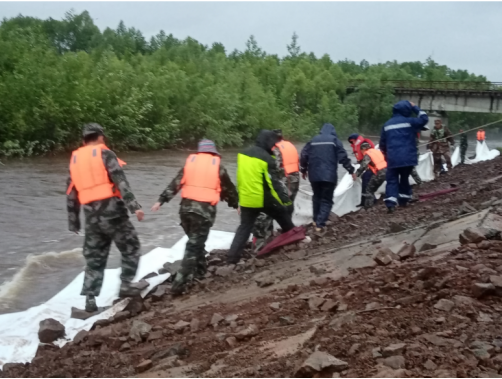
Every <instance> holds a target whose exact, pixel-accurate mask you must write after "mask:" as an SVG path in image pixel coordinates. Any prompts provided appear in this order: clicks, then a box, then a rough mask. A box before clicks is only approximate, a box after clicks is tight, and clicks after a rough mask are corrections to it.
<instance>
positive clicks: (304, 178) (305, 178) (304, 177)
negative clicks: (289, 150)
mask: <svg viewBox="0 0 502 379" xmlns="http://www.w3.org/2000/svg"><path fill="white" fill-rule="evenodd" d="M302 178H303V180H307V173H306V172H304V173H302Z"/></svg>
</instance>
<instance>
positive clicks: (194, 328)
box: [190, 318, 200, 333]
mask: <svg viewBox="0 0 502 379" xmlns="http://www.w3.org/2000/svg"><path fill="white" fill-rule="evenodd" d="M199 327H200V321H199V319H196V318H193V319H192V321H190V331H191V332H192V333H194V332H197V331H198V330H199Z"/></svg>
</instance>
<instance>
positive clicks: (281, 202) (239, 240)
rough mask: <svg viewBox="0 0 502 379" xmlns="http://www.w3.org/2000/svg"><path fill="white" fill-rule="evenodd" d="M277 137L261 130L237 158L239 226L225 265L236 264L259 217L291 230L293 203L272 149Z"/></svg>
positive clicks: (285, 230) (283, 229)
mask: <svg viewBox="0 0 502 379" xmlns="http://www.w3.org/2000/svg"><path fill="white" fill-rule="evenodd" d="M278 142H279V137H278V136H277V134H276V133H274V132H273V131H271V130H262V131H261V132H260V134H258V137H257V138H256V143H255V145H254V146H251V147H249V148H247V149H245V150H244V151H243V152H241V153H239V154H238V155H237V189H238V192H239V206H240V216H241V224H240V225H239V227H238V228H237V232H236V233H235V236H234V239H233V241H232V245H231V246H230V250H229V251H228V256H227V263H228V264H237V263H238V262H239V260H240V258H241V253H242V250H243V248H244V246H245V245H246V242H247V241H248V239H249V235H250V234H251V231H252V230H253V226H254V224H255V221H256V219H257V217H258V216H259V215H260V213H265V214H266V215H267V216H269V217H271V218H273V219H274V220H275V221H277V223H278V224H279V226H280V227H281V229H282V232H283V233H285V232H288V231H290V230H291V229H293V228H294V227H295V225H294V224H293V221H291V214H292V212H291V210H290V207H292V205H293V203H292V202H291V199H290V197H289V194H288V189H287V188H286V186H285V185H284V181H283V180H282V178H283V176H284V175H282V174H281V172H280V171H279V169H278V168H277V164H276V162H275V159H274V158H273V152H272V149H273V148H274V146H275V145H276V144H277V143H278Z"/></svg>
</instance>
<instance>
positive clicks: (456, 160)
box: [451, 146, 474, 167]
mask: <svg viewBox="0 0 502 379" xmlns="http://www.w3.org/2000/svg"><path fill="white" fill-rule="evenodd" d="M460 161H461V160H460V147H458V146H457V147H455V150H454V151H453V154H452V155H451V165H452V166H453V167H455V166H458V165H459V164H460ZM464 163H465V164H473V163H474V162H473V161H471V160H470V159H469V158H467V156H466V157H465V159H464Z"/></svg>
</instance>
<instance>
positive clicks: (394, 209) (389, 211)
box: [387, 207, 396, 214]
mask: <svg viewBox="0 0 502 379" xmlns="http://www.w3.org/2000/svg"><path fill="white" fill-rule="evenodd" d="M395 211H396V207H389V208H387V214H392V213H394V212H395Z"/></svg>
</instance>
